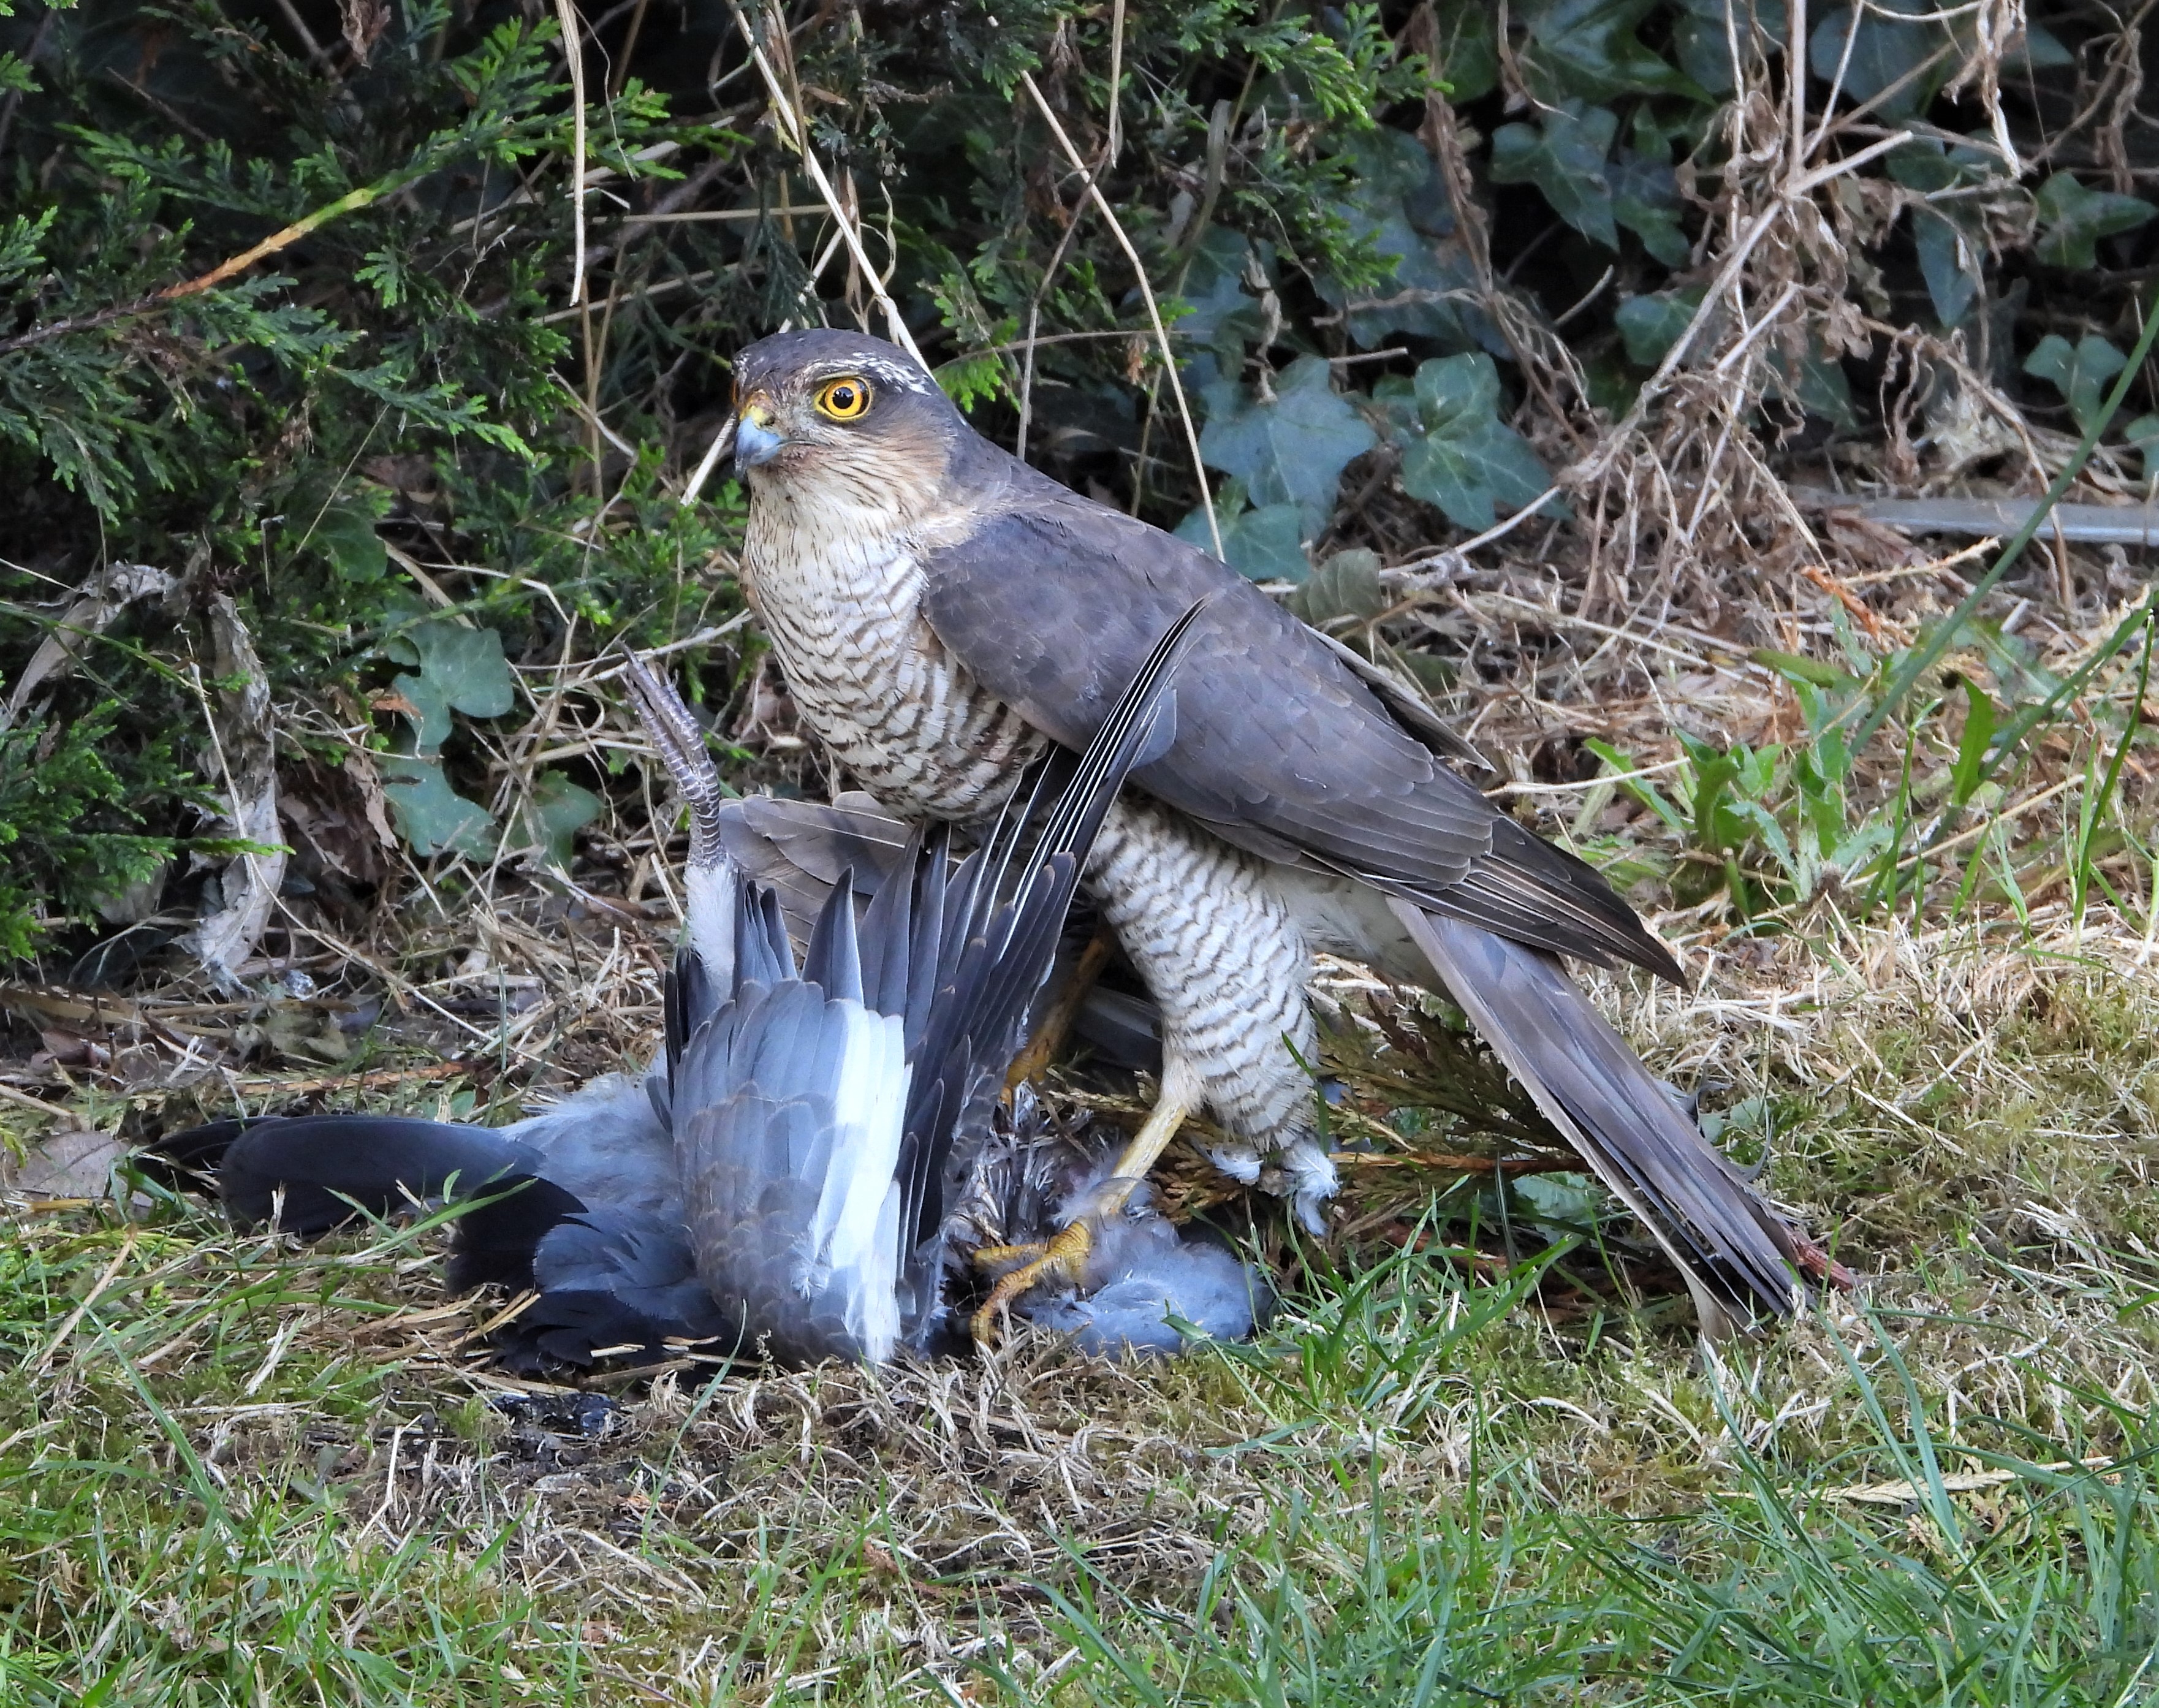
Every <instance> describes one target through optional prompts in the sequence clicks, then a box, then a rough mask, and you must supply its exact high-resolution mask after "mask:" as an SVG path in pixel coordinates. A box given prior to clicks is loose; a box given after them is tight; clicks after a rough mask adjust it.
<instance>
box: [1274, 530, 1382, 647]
mask: <svg viewBox="0 0 2159 1708" xmlns="http://www.w3.org/2000/svg"><path fill="white" fill-rule="evenodd" d="M1288 603H1289V608H1290V609H1291V610H1292V611H1294V612H1296V613H1297V615H1298V616H1300V617H1302V619H1304V620H1305V621H1306V622H1307V623H1309V624H1312V627H1313V628H1315V629H1324V628H1326V627H1327V625H1328V624H1330V623H1335V622H1339V621H1340V620H1342V619H1344V618H1354V619H1357V620H1358V621H1359V622H1364V623H1369V622H1370V621H1371V620H1372V619H1374V618H1375V617H1377V616H1378V615H1379V614H1380V613H1381V612H1382V611H1385V609H1386V608H1388V607H1389V606H1390V605H1391V604H1392V603H1394V601H1393V600H1392V599H1390V598H1388V596H1387V591H1386V589H1385V587H1381V586H1380V555H1379V553H1378V552H1376V551H1366V550H1365V549H1364V547H1363V546H1353V547H1351V548H1350V549H1349V551H1338V552H1336V553H1335V554H1334V555H1333V556H1332V557H1330V558H1328V560H1327V562H1324V563H1323V564H1321V565H1320V566H1319V567H1318V569H1316V570H1314V571H1313V572H1312V579H1311V580H1309V581H1307V582H1305V584H1304V585H1303V586H1302V587H1299V588H1298V589H1297V592H1296V593H1295V594H1294V595H1293V596H1292V598H1290V600H1289V601H1288Z"/></svg>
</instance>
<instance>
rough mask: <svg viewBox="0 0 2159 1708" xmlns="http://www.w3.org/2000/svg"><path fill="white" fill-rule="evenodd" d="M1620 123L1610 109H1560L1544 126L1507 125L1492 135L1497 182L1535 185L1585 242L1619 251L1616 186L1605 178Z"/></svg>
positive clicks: (1493, 164)
mask: <svg viewBox="0 0 2159 1708" xmlns="http://www.w3.org/2000/svg"><path fill="white" fill-rule="evenodd" d="M1618 132H1619V121H1618V118H1617V117H1616V116H1614V115H1613V113H1612V111H1610V110H1609V109H1608V108H1606V107H1601V106H1592V107H1590V108H1588V109H1587V111H1582V112H1570V111H1566V110H1565V109H1564V108H1556V109H1555V110H1554V111H1551V112H1548V113H1546V114H1545V116H1544V123H1543V125H1542V126H1541V127H1538V126H1534V125H1502V126H1500V127H1499V129H1498V130H1496V131H1494V132H1493V133H1492V182H1493V183H1494V184H1535V185H1536V187H1537V188H1538V189H1540V190H1541V191H1542V192H1543V193H1544V199H1545V200H1546V201H1547V202H1549V203H1551V210H1552V211H1553V212H1554V213H1555V214H1557V215H1559V216H1560V218H1561V219H1562V220H1566V223H1567V224H1568V225H1571V226H1573V227H1574V229H1575V230H1577V231H1579V232H1581V233H1582V235H1583V236H1585V237H1587V238H1589V239H1591V240H1592V241H1595V242H1597V243H1601V244H1602V245H1603V246H1605V247H1606V248H1607V249H1617V248H1618V246H1619V228H1618V226H1617V225H1614V224H1613V216H1612V184H1611V182H1610V180H1609V179H1607V178H1606V176H1605V174H1604V161H1605V157H1606V156H1607V155H1608V154H1610V153H1611V152H1612V142H1613V138H1614V137H1616V136H1618Z"/></svg>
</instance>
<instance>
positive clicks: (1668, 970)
mask: <svg viewBox="0 0 2159 1708" xmlns="http://www.w3.org/2000/svg"><path fill="white" fill-rule="evenodd" d="M964 454H966V456H967V457H968V458H970V460H971V463H981V468H980V470H979V479H977V478H976V475H977V470H976V469H975V468H973V467H970V468H968V469H966V470H965V471H963V478H966V479H971V480H972V481H973V482H974V484H976V486H977V487H979V488H980V489H982V490H983V491H984V492H985V494H986V500H987V510H988V514H987V515H986V519H985V520H983V522H982V524H981V526H980V527H979V528H977V529H976V531H975V532H974V533H973V534H972V535H971V536H969V537H967V538H966V539H965V540H963V541H958V542H957V543H955V544H951V545H947V546H942V547H940V548H938V549H936V550H934V551H929V552H928V553H926V554H925V556H924V566H923V567H924V577H925V578H924V587H923V595H922V608H923V612H924V615H925V616H926V617H927V618H928V619H929V624H930V627H931V628H932V629H935V632H936V634H937V637H938V639H940V640H941V641H942V642H943V643H944V644H945V646H946V648H948V649H949V650H950V652H951V653H952V654H953V655H954V656H955V658H956V659H958V660H959V661H960V663H961V664H963V665H966V668H967V669H968V670H969V671H970V672H971V674H972V675H974V676H975V677H976V679H977V680H978V681H981V684H982V685H983V686H985V687H986V688H987V689H989V690H990V691H991V692H992V693H993V694H995V695H997V696H998V697H999V698H1000V699H1002V700H1004V701H1007V702H1008V703H1010V704H1011V705H1012V706H1014V707H1015V708H1016V709H1017V711H1018V712H1019V713H1020V715H1021V716H1022V717H1025V718H1026V719H1027V720H1028V722H1031V723H1033V725H1034V726H1035V727H1037V728H1038V729H1040V730H1042V731H1043V732H1044V733H1046V734H1048V735H1049V736H1050V737H1052V738H1054V739H1055V740H1056V741H1058V742H1059V743H1062V744H1063V745H1064V746H1065V747H1068V748H1079V747H1082V746H1084V745H1085V743H1086V742H1087V741H1088V739H1089V738H1090V737H1092V735H1093V734H1094V732H1095V730H1096V729H1097V728H1099V727H1100V724H1101V722H1102V720H1103V718H1104V717H1105V716H1106V715H1107V713H1108V711H1109V708H1110V707H1111V706H1112V705H1113V704H1114V703H1115V702H1116V698H1117V696H1118V695H1119V694H1120V693H1121V692H1122V691H1124V689H1125V687H1126V684H1128V683H1129V682H1130V681H1131V680H1132V677H1133V675H1134V674H1135V673H1136V671H1137V670H1138V669H1139V666H1140V661H1141V660H1142V659H1144V658H1145V657H1146V656H1147V650H1148V649H1149V648H1150V647H1152V645H1153V644H1154V640H1155V638H1156V637H1157V635H1159V634H1161V633H1162V630H1163V629H1164V628H1165V627H1166V626H1167V625H1168V624H1169V622H1170V621H1171V620H1172V619H1174V617H1175V616H1176V615H1177V613H1179V612H1181V611H1183V610H1184V609H1186V608H1188V607H1189V606H1190V605H1191V604H1192V603H1193V602H1194V601H1195V600H1199V599H1206V600H1208V601H1209V605H1208V609H1207V611H1206V612H1205V613H1204V615H1203V616H1202V617H1201V618H1200V619H1199V624H1198V628H1197V632H1196V633H1195V634H1194V636H1193V642H1192V646H1191V652H1190V655H1189V657H1188V660H1187V661H1186V664H1185V665H1184V667H1183V670H1181V672H1180V673H1179V676H1178V685H1177V687H1176V690H1175V691H1174V695H1173V708H1174V715H1175V719H1176V739H1175V741H1174V743H1173V745H1172V746H1171V747H1170V748H1169V750H1168V752H1167V753H1164V754H1163V755H1162V757H1160V758H1156V759H1154V760H1153V761H1152V763H1149V764H1147V765H1146V766H1144V767H1142V768H1140V769H1137V770H1136V771H1135V773H1134V774H1133V780H1134V781H1136V783H1138V784H1140V785H1141V786H1142V788H1144V789H1147V792H1148V793H1149V794H1152V795H1154V796H1156V797H1157V799H1159V800H1163V801H1166V802H1167V803H1168V804H1169V805H1172V806H1174V807H1176V808H1178V809H1179V810H1182V811H1183V812H1186V813H1188V814H1190V815H1192V816H1193V818H1195V819H1197V820H1199V821H1200V822H1201V823H1203V824H1204V825H1205V826H1208V828H1209V829H1210V830H1212V831H1214V832H1215V833H1216V834H1217V835H1219V836H1221V837H1222V838H1223V839H1224V841H1230V842H1233V843H1235V844H1237V845H1238V846H1241V847H1245V848H1247V849H1250V851H1253V852H1254V853H1256V854H1259V855H1261V856H1263V857H1266V858H1268V859H1271V860H1276V861H1281V862H1298V861H1303V862H1312V863H1317V864H1319V865H1323V866H1325V867H1331V868H1333V869H1334V870H1336V871H1339V872H1346V873H1348V874H1349V875H1351V876H1353V877H1360V878H1364V879H1365V880H1367V881H1368V882H1372V883H1375V884H1377V885H1379V886H1380V888H1383V889H1386V890H1388V891H1390V892H1391V893H1396V894H1401V895H1405V896H1407V897H1410V898H1412V899H1414V900H1416V901H1417V902H1418V903H1421V904H1422V905H1424V906H1426V907H1429V908H1433V909H1434V910H1435V911H1437V912H1440V913H1443V914H1452V915H1453V916H1454V917H1456V918H1457V919H1466V920H1468V921H1469V922H1470V923H1471V924H1478V925H1482V926H1484V927H1485V928H1486V929H1489V930H1493V931H1497V932H1499V934H1501V935H1503V936H1506V937H1511V938H1513V939H1515V940H1517V941H1519V942H1523V943H1530V944H1534V945H1537V946H1538V947H1540V948H1543V949H1551V950H1558V951H1560V952H1561V953H1562V954H1566V955H1576V956H1578V957H1580V958H1581V959H1583V960H1589V961H1593V962H1595V963H1597V964H1598V965H1612V964H1613V962H1615V961H1621V960H1625V961H1632V962H1633V963H1634V964H1636V965H1639V966H1643V967H1645V968H1647V969H1648V970H1650V971H1651V972H1654V973H1657V974H1659V975H1660V976H1663V977H1665V978H1669V979H1671V980H1673V981H1675V982H1684V980H1683V979H1682V977H1681V975H1680V970H1679V968H1678V966H1677V965H1676V964H1675V962H1674V961H1673V960H1672V958H1671V956H1670V954H1669V953H1668V952H1667V951H1666V950H1665V947H1664V945H1662V944H1660V943H1659V942H1658V941H1657V940H1656V939H1655V938H1654V937H1653V936H1651V935H1650V934H1649V932H1647V931H1646V930H1644V929H1643V926H1642V924H1641V922H1640V921H1639V919H1636V918H1635V917H1634V914H1633V909H1631V908H1628V906H1627V905H1626V903H1624V902H1623V901H1621V900H1620V899H1619V898H1618V897H1617V896H1616V895H1614V894H1613V892H1612V889H1611V887H1610V886H1609V885H1608V884H1607V883H1606V882H1604V880H1603V879H1602V877H1599V876H1598V875H1597V872H1594V871H1593V870H1592V869H1591V868H1590V867H1588V866H1587V865H1585V864H1584V863H1583V862H1581V861H1579V860H1577V859H1576V858H1575V857H1573V856H1572V855H1571V854H1568V853H1566V851H1563V850H1561V849H1559V848H1556V847H1554V846H1552V845H1551V844H1550V843H1548V842H1545V841H1542V840H1541V839H1540V838H1539V837H1536V836H1532V835H1531V834H1530V832H1529V831H1525V830H1524V829H1523V828H1522V827H1521V826H1519V825H1517V824H1516V823H1515V822H1514V820H1512V819H1509V818H1507V817H1505V816H1504V815H1502V814H1500V813H1499V812H1498V811H1496V810H1494V808H1493V807H1492V805H1491V804H1490V803H1489V802H1488V801H1487V800H1485V799H1484V797H1483V795H1481V794H1478V792H1477V790H1476V789H1473V787H1471V786H1470V784H1468V783H1466V782H1464V781H1463V779H1461V778H1460V777H1458V776H1457V775H1456V774H1455V773H1454V772H1453V771H1452V770H1450V769H1448V768H1447V766H1446V765H1445V764H1444V763H1442V762H1441V761H1440V759H1439V758H1437V756H1436V755H1435V754H1434V753H1433V752H1432V749H1431V748H1430V747H1428V746H1427V745H1426V743H1423V742H1421V741H1419V740H1417V739H1416V738H1415V737H1413V736H1412V735H1411V734H1410V733H1409V732H1407V731H1406V730H1405V729H1404V728H1403V727H1402V726H1401V723H1399V722H1397V721H1396V720H1395V718H1394V717H1390V715H1389V714H1388V712H1387V711H1386V709H1385V706H1382V705H1381V703H1380V701H1379V700H1378V699H1377V698H1376V697H1375V695H1374V693H1373V691H1372V690H1371V689H1370V688H1369V686H1366V685H1365V684H1364V682H1363V681H1359V679H1358V677H1357V676H1356V675H1354V674H1353V673H1352V672H1351V671H1350V670H1349V669H1348V667H1347V666H1345V665H1344V664H1343V662H1342V661H1341V660H1339V659H1338V658H1337V657H1336V656H1335V655H1334V654H1333V650H1331V649H1330V648H1329V647H1328V644H1326V643H1325V642H1324V641H1323V640H1322V639H1320V638H1319V637H1318V635H1316V634H1313V633H1312V631H1311V630H1310V629H1307V628H1306V627H1305V626H1304V624H1302V623H1300V622H1298V621H1297V619H1295V618H1294V617H1292V616H1291V615H1290V614H1289V613H1287V611H1285V610H1283V609H1282V608H1281V606H1279V605H1277V604H1276V603H1275V602H1274V601H1273V600H1272V599H1270V598H1268V597H1267V596H1266V594H1265V593H1261V591H1260V590H1259V589H1258V588H1257V587H1254V586H1253V585H1252V584H1251V583H1250V582H1248V581H1246V580H1245V578H1244V577H1242V576H1240V575H1239V574H1238V573H1237V572H1235V570H1233V569H1231V568H1230V567H1229V566H1228V565H1227V564H1224V563H1222V562H1219V561H1218V560H1216V559H1214V558H1212V557H1209V556H1207V555H1206V554H1205V553H1204V552H1203V551H1199V549H1198V548H1196V547H1194V546H1188V545H1187V544H1185V543H1184V542H1183V541H1181V540H1178V539H1175V538H1173V537H1172V536H1169V535H1167V534H1164V533H1162V531H1160V530H1158V529H1156V528H1151V527H1149V526H1147V525H1146V524H1144V523H1142V522H1138V521H1136V520H1133V519H1132V518H1131V517H1129V516H1126V515H1122V514H1121V513H1120V512H1118V511H1116V510H1110V509H1108V508H1106V507H1105V506H1104V505H1097V504H1094V503H1091V502H1090V501H1089V500H1087V499H1083V498H1080V496H1078V495H1077V494H1074V493H1070V492H1068V491H1066V490H1065V489H1064V488H1063V487H1061V486H1059V485H1057V484H1055V483H1054V481H1051V480H1049V479H1047V478H1046V477H1043V476H1041V475H1038V474H1035V473H1034V472H1033V470H1032V469H1029V468H1027V467H1026V466H1025V465H1024V464H1023V463H1017V462H1016V461H1014V459H1012V458H1009V457H1007V456H1006V455H1005V454H1004V453H1002V452H1001V451H997V449H996V448H994V447H991V446H990V445H988V444H986V443H982V442H976V441H970V442H969V449H968V450H967V451H966V453H964Z"/></svg>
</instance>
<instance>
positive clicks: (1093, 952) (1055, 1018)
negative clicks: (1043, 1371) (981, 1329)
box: [1000, 931, 1117, 1249]
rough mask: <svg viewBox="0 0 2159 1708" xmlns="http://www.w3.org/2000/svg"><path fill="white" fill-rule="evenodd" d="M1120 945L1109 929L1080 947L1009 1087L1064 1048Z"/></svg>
mask: <svg viewBox="0 0 2159 1708" xmlns="http://www.w3.org/2000/svg"><path fill="white" fill-rule="evenodd" d="M1116 946H1117V945H1116V939H1115V938H1113V937H1111V935H1110V934H1109V933H1108V932H1106V931H1097V932H1096V933H1095V934H1094V936H1093V937H1091V938H1090V939H1088V943H1087V946H1086V947H1085V949H1083V950H1080V959H1079V960H1077V961H1076V962H1074V965H1073V968H1072V974H1071V976H1070V977H1069V978H1068V979H1066V980H1065V981H1064V989H1063V990H1061V991H1059V992H1058V993H1057V1000H1056V1001H1055V1002H1052V1003H1051V1004H1050V1005H1049V1009H1048V1012H1047V1013H1045V1014H1044V1015H1043V1017H1042V1024H1041V1025H1039V1026H1038V1027H1035V1029H1034V1036H1033V1038H1031V1039H1029V1040H1028V1046H1027V1048H1025V1049H1023V1050H1022V1051H1021V1052H1020V1053H1019V1056H1018V1058H1017V1060H1015V1061H1014V1062H1013V1063H1012V1071H1011V1072H1010V1073H1009V1074H1006V1075H1005V1089H1007V1091H1009V1090H1010V1089H1012V1087H1013V1086H1015V1085H1018V1084H1024V1083H1025V1082H1026V1081H1028V1080H1029V1079H1033V1078H1034V1076H1035V1075H1036V1074H1039V1073H1040V1072H1042V1070H1043V1069H1044V1068H1047V1067H1048V1065H1049V1058H1051V1057H1052V1056H1054V1055H1055V1054H1056V1053H1057V1052H1058V1051H1059V1050H1060V1049H1062V1048H1064V1039H1065V1036H1066V1034H1068V1033H1069V1032H1070V1031H1071V1030H1072V1022H1074V1021H1075V1020H1077V1019H1078V1018H1079V1017H1080V1006H1081V1005H1082V1004H1083V1003H1085V1002H1086V1000H1087V992H1088V991H1090V990H1092V989H1093V988H1094V986H1095V980H1097V979H1099V978H1100V977H1101V976H1102V969H1103V968H1104V967H1105V966H1107V965H1109V964H1110V956H1111V954H1112V953H1113V952H1115V950H1116ZM1000 1249H1002V1248H1000Z"/></svg>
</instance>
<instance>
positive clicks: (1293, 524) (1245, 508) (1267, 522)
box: [1177, 480, 1312, 582]
mask: <svg viewBox="0 0 2159 1708" xmlns="http://www.w3.org/2000/svg"><path fill="white" fill-rule="evenodd" d="M1214 525H1215V526H1216V527H1218V528H1219V529H1220V530H1221V531H1222V561H1223V562H1224V563H1226V564H1228V565H1229V566H1230V567H1231V568H1232V569H1235V571H1237V572H1238V573H1239V574H1240V575H1243V576H1245V577H1248V578H1249V579H1250V580H1252V581H1286V582H1302V581H1303V580H1304V579H1305V577H1307V576H1309V575H1310V574H1311V573H1312V564H1311V562H1310V561H1309V560H1308V559H1307V557H1306V556H1305V555H1304V536H1305V532H1306V526H1305V510H1304V506H1303V505H1296V504H1272V505H1261V507H1260V508H1259V509H1257V510H1253V509H1252V508H1250V506H1249V505H1246V504H1245V488H1244V483H1243V482H1241V481H1237V480H1225V481H1224V482H1223V483H1222V490H1221V492H1220V493H1219V494H1217V495H1216V498H1215V500H1214ZM1177 537H1178V539H1180V540H1188V541H1191V542H1192V543H1193V545H1194V546H1198V547H1199V549H1200V550H1201V551H1213V550H1214V542H1213V541H1211V540H1209V538H1208V536H1207V512H1206V511H1204V510H1199V509H1194V510H1193V512H1192V513H1191V514H1190V515H1188V516H1187V517H1185V519H1184V520H1183V521H1181V522H1179V523H1178V525H1177Z"/></svg>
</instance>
